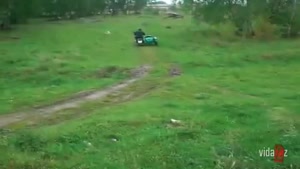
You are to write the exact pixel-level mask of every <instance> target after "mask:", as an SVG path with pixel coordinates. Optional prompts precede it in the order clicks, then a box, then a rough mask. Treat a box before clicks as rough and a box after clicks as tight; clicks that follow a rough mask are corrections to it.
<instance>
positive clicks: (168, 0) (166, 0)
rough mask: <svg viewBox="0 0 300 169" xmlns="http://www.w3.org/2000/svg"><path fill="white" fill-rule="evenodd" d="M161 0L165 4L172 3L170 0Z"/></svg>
mask: <svg viewBox="0 0 300 169" xmlns="http://www.w3.org/2000/svg"><path fill="white" fill-rule="evenodd" d="M162 1H165V2H166V3H167V4H171V3H172V0H162Z"/></svg>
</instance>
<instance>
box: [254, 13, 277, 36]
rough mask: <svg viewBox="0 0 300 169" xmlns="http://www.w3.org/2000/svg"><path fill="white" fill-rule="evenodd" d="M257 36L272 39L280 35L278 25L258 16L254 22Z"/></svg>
mask: <svg viewBox="0 0 300 169" xmlns="http://www.w3.org/2000/svg"><path fill="white" fill-rule="evenodd" d="M253 30H254V33H255V38H257V39H261V40H271V39H275V38H278V37H279V36H280V33H279V29H278V26H276V25H274V24H271V23H270V21H269V20H268V19H265V18H263V17H258V18H257V19H256V20H255V21H254V24H253Z"/></svg>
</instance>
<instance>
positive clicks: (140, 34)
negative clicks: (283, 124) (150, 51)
mask: <svg viewBox="0 0 300 169" xmlns="http://www.w3.org/2000/svg"><path fill="white" fill-rule="evenodd" d="M144 36H145V32H144V31H143V30H142V29H138V30H137V31H135V32H134V38H135V40H136V41H137V39H138V38H143V37H144Z"/></svg>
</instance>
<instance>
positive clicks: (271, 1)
mask: <svg viewBox="0 0 300 169" xmlns="http://www.w3.org/2000/svg"><path fill="white" fill-rule="evenodd" d="M184 2H185V3H187V5H186V6H190V9H192V10H193V14H194V17H195V18H197V19H202V20H204V21H205V22H208V23H211V24H218V23H223V22H226V20H229V21H231V22H233V23H234V24H235V26H236V28H237V30H239V31H240V32H242V33H241V34H243V35H245V36H253V34H256V33H258V34H260V35H259V36H260V37H263V36H265V37H270V36H271V35H270V34H272V33H275V34H273V35H272V36H281V35H285V36H287V37H293V36H297V34H298V32H299V31H300V26H299V25H300V24H299V23H300V19H299V17H297V16H299V11H300V10H299V7H300V6H299V3H297V0H268V1H267V0H251V1H235V0H228V1H223V0H214V1H210V0H204V1H199V2H197V1H196V2H194V4H193V5H190V4H191V2H190V1H184ZM259 17H263V18H264V21H265V22H267V23H269V25H272V24H275V25H276V26H277V27H282V28H283V29H281V32H277V31H274V28H273V27H272V26H271V27H269V29H270V30H265V31H264V33H265V34H266V35H263V36H262V35H261V33H262V31H260V30H258V29H254V28H253V24H257V23H255V22H257V20H260V18H259ZM265 28H267V27H265ZM255 31H260V32H255Z"/></svg>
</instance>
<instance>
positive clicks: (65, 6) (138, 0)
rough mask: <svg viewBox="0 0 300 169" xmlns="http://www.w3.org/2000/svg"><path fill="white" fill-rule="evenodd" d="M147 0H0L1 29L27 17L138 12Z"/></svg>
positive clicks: (68, 17) (70, 17)
mask: <svg viewBox="0 0 300 169" xmlns="http://www.w3.org/2000/svg"><path fill="white" fill-rule="evenodd" d="M146 4H147V0H0V24H1V29H5V28H6V27H9V26H10V25H11V24H19V23H25V22H26V21H27V20H28V18H32V17H41V16H42V17H48V18H54V19H55V18H56V19H57V18H67V19H73V18H77V17H84V16H91V15H96V14H104V13H105V11H110V13H111V14H112V15H116V14H117V13H119V12H122V13H128V11H135V12H138V11H139V10H141V9H142V8H143V7H144V6H145V5H146Z"/></svg>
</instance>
